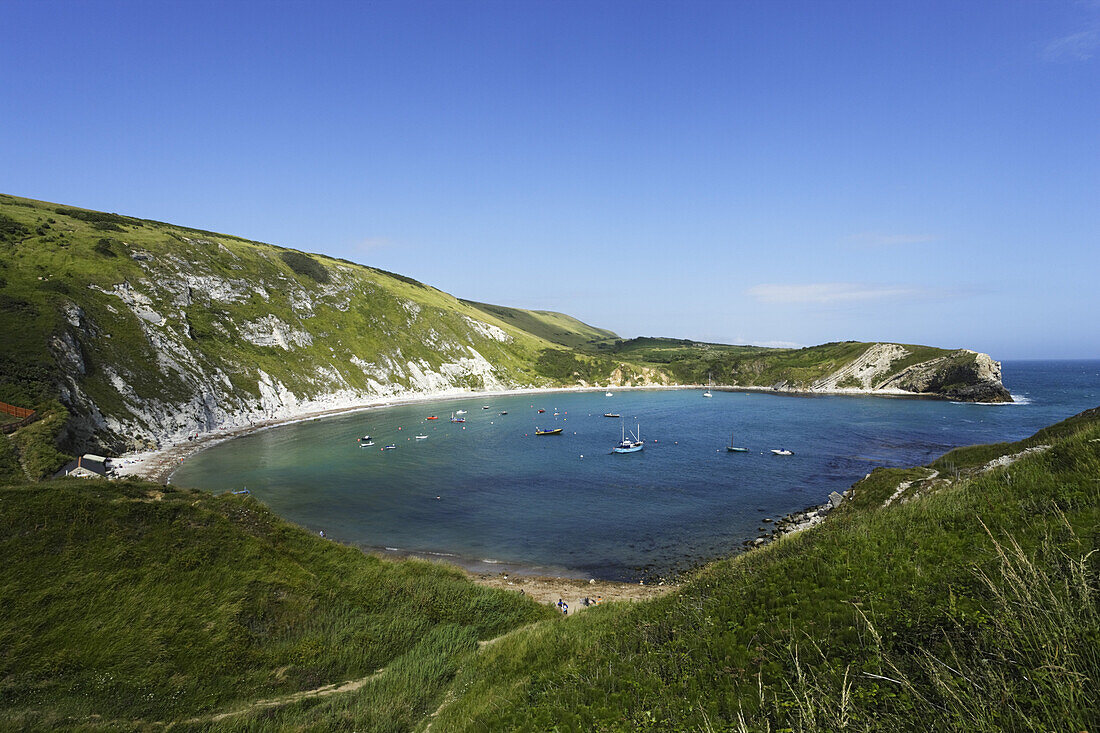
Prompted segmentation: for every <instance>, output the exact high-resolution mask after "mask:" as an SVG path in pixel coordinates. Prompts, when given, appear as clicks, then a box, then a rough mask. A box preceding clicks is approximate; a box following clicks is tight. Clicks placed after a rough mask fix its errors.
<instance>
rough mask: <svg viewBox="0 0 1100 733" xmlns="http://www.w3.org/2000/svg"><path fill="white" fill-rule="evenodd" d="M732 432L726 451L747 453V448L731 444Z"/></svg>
mask: <svg viewBox="0 0 1100 733" xmlns="http://www.w3.org/2000/svg"><path fill="white" fill-rule="evenodd" d="M733 436H734V433H730V444H729V445H727V446H726V452H727V453H748V452H749V449H748V448H737V447H735V446H734V445H733Z"/></svg>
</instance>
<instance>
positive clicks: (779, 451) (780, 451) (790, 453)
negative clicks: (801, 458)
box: [772, 448, 794, 456]
mask: <svg viewBox="0 0 1100 733" xmlns="http://www.w3.org/2000/svg"><path fill="white" fill-rule="evenodd" d="M772 453H774V454H775V455H777V456H793V455H794V451H789V450H787V449H786V448H772Z"/></svg>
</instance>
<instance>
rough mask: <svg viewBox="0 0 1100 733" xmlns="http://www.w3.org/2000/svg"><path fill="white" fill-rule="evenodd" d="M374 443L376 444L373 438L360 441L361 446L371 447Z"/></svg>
mask: <svg viewBox="0 0 1100 733" xmlns="http://www.w3.org/2000/svg"><path fill="white" fill-rule="evenodd" d="M372 445H374V441H373V440H364V441H361V442H360V443H359V447H360V448H369V447H370V446H372Z"/></svg>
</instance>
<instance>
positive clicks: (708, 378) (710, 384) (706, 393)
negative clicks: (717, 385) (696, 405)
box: [703, 372, 714, 397]
mask: <svg viewBox="0 0 1100 733" xmlns="http://www.w3.org/2000/svg"><path fill="white" fill-rule="evenodd" d="M713 386H714V380H713V379H711V378H710V372H707V389H706V391H705V392H703V396H704V397H713V396H714V395H712V394H711V393H710V388H711V387H713Z"/></svg>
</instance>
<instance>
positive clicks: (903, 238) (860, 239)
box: [848, 232, 939, 247]
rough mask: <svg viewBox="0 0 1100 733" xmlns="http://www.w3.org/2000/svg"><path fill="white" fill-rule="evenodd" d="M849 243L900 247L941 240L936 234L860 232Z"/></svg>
mask: <svg viewBox="0 0 1100 733" xmlns="http://www.w3.org/2000/svg"><path fill="white" fill-rule="evenodd" d="M848 239H849V241H852V242H855V243H856V244H862V245H865V246H868V247H898V246H902V245H907V244H926V243H928V242H935V241H938V240H939V237H937V236H936V235H934V234H890V233H883V232H860V233H859V234H853V235H852V236H850V237H849V238H848Z"/></svg>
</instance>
